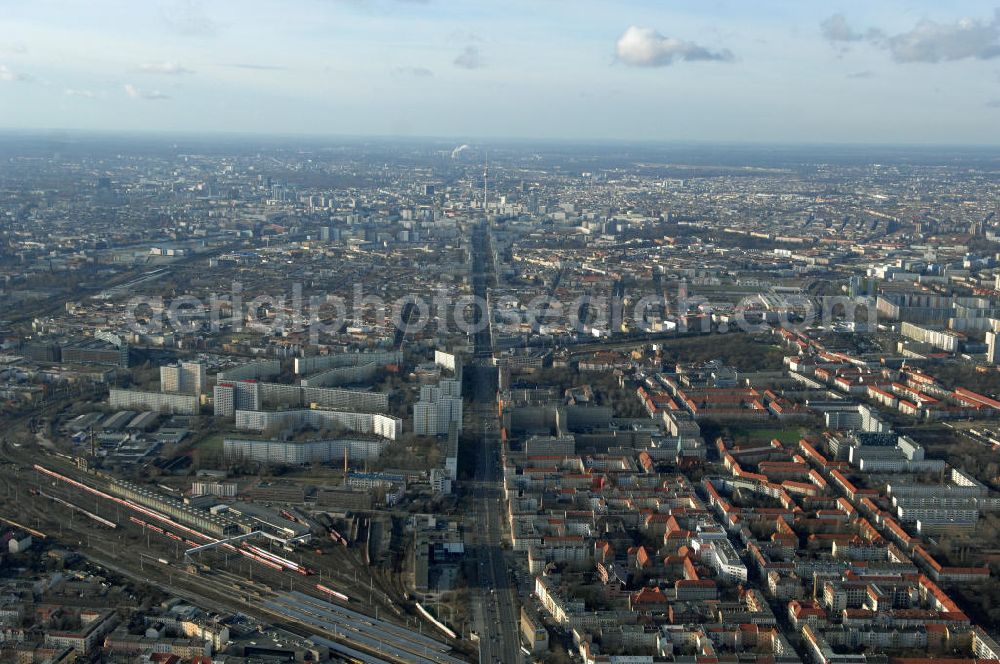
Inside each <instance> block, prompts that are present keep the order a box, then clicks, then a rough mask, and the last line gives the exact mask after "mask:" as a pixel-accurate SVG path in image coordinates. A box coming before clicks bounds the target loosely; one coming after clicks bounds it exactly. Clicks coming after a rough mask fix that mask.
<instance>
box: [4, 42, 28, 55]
mask: <svg viewBox="0 0 1000 664" xmlns="http://www.w3.org/2000/svg"><path fill="white" fill-rule="evenodd" d="M0 52H3V53H16V54H19V55H20V54H24V53H27V52H28V47H27V46H25V45H24V43H23V42H5V43H2V44H0Z"/></svg>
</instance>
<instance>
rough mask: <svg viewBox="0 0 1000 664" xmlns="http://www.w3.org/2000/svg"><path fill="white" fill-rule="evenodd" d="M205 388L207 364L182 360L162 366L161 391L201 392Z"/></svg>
mask: <svg viewBox="0 0 1000 664" xmlns="http://www.w3.org/2000/svg"><path fill="white" fill-rule="evenodd" d="M204 389H205V365H204V364H202V363H201V362H181V363H180V364H168V365H166V366H162V367H160V391H161V392H168V393H173V394H201V393H202V391H203V390H204Z"/></svg>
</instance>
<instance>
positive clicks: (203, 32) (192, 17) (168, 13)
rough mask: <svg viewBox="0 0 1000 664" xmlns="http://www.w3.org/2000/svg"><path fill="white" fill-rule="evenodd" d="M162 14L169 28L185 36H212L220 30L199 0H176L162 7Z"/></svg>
mask: <svg viewBox="0 0 1000 664" xmlns="http://www.w3.org/2000/svg"><path fill="white" fill-rule="evenodd" d="M161 16H162V17H163V22H164V23H165V24H166V25H167V27H168V28H170V29H171V30H173V31H174V32H176V33H177V34H179V35H183V36H185V37H211V36H214V35H215V34H216V33H217V32H218V30H219V26H218V24H217V23H216V22H215V21H213V20H212V19H211V18H209V16H208V15H207V14H206V13H205V9H204V7H203V6H202V3H201V2H199V1H198V0H174V1H173V2H171V3H169V4H167V5H166V6H164V7H162V10H161Z"/></svg>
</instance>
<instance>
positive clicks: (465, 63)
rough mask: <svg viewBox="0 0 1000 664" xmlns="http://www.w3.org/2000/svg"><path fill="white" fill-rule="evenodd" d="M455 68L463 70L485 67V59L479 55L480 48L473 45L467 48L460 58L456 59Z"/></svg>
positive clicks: (460, 54) (459, 55)
mask: <svg viewBox="0 0 1000 664" xmlns="http://www.w3.org/2000/svg"><path fill="white" fill-rule="evenodd" d="M455 66H456V67H461V68H462V69H479V68H481V67H482V66H483V57H482V55H481V54H480V53H479V47H478V46H473V45H472V44H470V45H468V46H466V47H465V48H464V49H463V50H462V52H461V53H459V54H458V57H456V58H455Z"/></svg>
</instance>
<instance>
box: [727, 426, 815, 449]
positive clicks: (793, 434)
mask: <svg viewBox="0 0 1000 664" xmlns="http://www.w3.org/2000/svg"><path fill="white" fill-rule="evenodd" d="M727 429H728V431H729V435H730V436H732V438H733V440H741V439H747V440H752V441H769V440H773V439H775V438H777V439H778V440H780V441H781V442H782V443H784V444H785V445H795V444H796V443H798V442H799V439H800V438H802V436H803V433H804V432H803V430H802V429H801V428H800V427H790V428H787V429H753V428H750V427H740V426H731V427H727Z"/></svg>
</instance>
